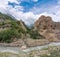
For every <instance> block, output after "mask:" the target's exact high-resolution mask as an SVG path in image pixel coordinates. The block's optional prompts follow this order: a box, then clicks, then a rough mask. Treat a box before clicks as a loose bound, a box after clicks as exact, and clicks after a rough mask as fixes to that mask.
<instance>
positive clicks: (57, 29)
mask: <svg viewBox="0 0 60 57" xmlns="http://www.w3.org/2000/svg"><path fill="white" fill-rule="evenodd" d="M33 30H38V31H39V33H40V34H41V35H43V36H45V38H46V39H48V40H49V41H60V23H59V22H54V21H53V20H52V18H51V17H50V16H44V15H42V16H41V17H39V19H38V20H37V21H36V22H35V24H34V29H33Z"/></svg>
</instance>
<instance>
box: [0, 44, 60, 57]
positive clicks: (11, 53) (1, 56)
mask: <svg viewBox="0 0 60 57" xmlns="http://www.w3.org/2000/svg"><path fill="white" fill-rule="evenodd" d="M0 57H60V43H51V44H48V45H44V46H37V47H31V48H28V49H25V50H20V48H19V47H0Z"/></svg>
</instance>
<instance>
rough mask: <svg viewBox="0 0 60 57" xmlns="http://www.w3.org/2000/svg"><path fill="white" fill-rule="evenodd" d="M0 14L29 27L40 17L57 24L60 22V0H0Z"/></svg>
mask: <svg viewBox="0 0 60 57" xmlns="http://www.w3.org/2000/svg"><path fill="white" fill-rule="evenodd" d="M0 12H2V13H5V14H7V13H8V14H10V15H12V16H14V17H15V18H16V19H17V20H21V19H22V20H23V21H24V22H25V23H26V24H29V25H30V24H32V23H34V22H35V21H36V20H37V19H38V18H39V17H40V16H41V15H46V16H51V17H52V20H54V21H56V22H57V21H60V0H4V1H1V0H0Z"/></svg>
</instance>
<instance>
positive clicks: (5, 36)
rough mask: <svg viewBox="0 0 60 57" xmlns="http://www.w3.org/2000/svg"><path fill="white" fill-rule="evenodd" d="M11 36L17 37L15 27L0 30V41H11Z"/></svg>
mask: <svg viewBox="0 0 60 57" xmlns="http://www.w3.org/2000/svg"><path fill="white" fill-rule="evenodd" d="M12 38H19V33H18V32H17V31H16V30H15V29H9V30H4V31H1V32H0V42H12V41H13V39H12Z"/></svg>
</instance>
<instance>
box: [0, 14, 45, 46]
mask: <svg viewBox="0 0 60 57" xmlns="http://www.w3.org/2000/svg"><path fill="white" fill-rule="evenodd" d="M34 39H37V42H38V41H40V44H38V45H41V40H38V39H45V37H44V36H42V35H40V34H39V33H38V31H36V30H35V31H33V30H32V29H29V28H28V27H27V26H26V25H25V23H24V22H23V21H22V20H20V21H18V20H16V19H14V18H12V17H11V16H8V15H6V14H2V13H0V45H2V44H1V43H7V44H3V45H10V46H21V45H28V46H36V45H37V44H36V45H35V41H36V40H34ZM31 41H32V42H31ZM42 41H43V42H44V41H45V42H46V40H42ZM8 43H9V44H8Z"/></svg>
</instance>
